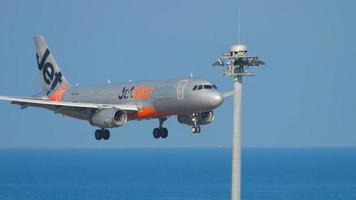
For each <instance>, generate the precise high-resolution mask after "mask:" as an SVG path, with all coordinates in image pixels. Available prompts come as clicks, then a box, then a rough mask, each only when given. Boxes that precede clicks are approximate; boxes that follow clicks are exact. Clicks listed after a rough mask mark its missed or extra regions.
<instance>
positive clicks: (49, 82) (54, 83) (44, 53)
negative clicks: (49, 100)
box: [33, 36, 70, 96]
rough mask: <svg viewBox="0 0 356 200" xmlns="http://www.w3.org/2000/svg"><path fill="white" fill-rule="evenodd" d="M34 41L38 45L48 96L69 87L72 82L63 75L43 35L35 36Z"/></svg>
mask: <svg viewBox="0 0 356 200" xmlns="http://www.w3.org/2000/svg"><path fill="white" fill-rule="evenodd" d="M33 41H34V43H35V46H36V57H37V65H38V70H39V72H40V79H41V86H42V90H43V92H45V93H46V94H47V96H50V95H51V94H53V93H54V92H55V91H56V90H58V89H65V88H68V87H69V86H70V84H69V83H68V82H67V80H66V79H65V78H64V76H63V75H62V72H61V70H60V68H59V66H58V64H57V62H56V60H55V58H54V56H53V54H52V53H51V52H50V50H49V49H48V46H47V43H46V41H45V39H44V38H43V36H37V37H34V38H33Z"/></svg>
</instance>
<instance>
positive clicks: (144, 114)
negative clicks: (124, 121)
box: [127, 107, 174, 120]
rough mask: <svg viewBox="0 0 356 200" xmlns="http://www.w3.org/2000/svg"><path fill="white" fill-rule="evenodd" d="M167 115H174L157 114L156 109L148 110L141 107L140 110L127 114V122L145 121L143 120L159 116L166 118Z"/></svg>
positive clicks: (148, 108)
mask: <svg viewBox="0 0 356 200" xmlns="http://www.w3.org/2000/svg"><path fill="white" fill-rule="evenodd" d="M168 115H174V113H166V112H159V111H157V110H156V109H153V108H150V107H142V108H141V110H139V111H137V112H135V113H131V114H129V115H128V116H127V117H128V119H129V120H135V119H145V118H154V117H160V116H168Z"/></svg>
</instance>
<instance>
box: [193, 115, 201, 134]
mask: <svg viewBox="0 0 356 200" xmlns="http://www.w3.org/2000/svg"><path fill="white" fill-rule="evenodd" d="M192 121H193V123H194V126H193V127H192V133H200V130H201V129H200V126H199V125H197V121H198V120H197V114H195V113H193V115H192Z"/></svg>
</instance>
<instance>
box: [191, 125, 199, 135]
mask: <svg viewBox="0 0 356 200" xmlns="http://www.w3.org/2000/svg"><path fill="white" fill-rule="evenodd" d="M200 130H201V129H200V126H193V127H192V133H200Z"/></svg>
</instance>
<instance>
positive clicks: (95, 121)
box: [89, 108, 127, 128]
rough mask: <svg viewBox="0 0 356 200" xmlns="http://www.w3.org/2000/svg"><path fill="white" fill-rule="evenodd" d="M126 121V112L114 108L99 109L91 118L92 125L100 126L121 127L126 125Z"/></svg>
mask: <svg viewBox="0 0 356 200" xmlns="http://www.w3.org/2000/svg"><path fill="white" fill-rule="evenodd" d="M126 121H127V114H126V112H125V111H123V110H118V109H113V108H110V109H103V110H98V111H97V112H96V113H94V114H93V116H92V117H91V118H90V120H89V122H90V124H91V125H93V126H97V127H100V128H112V127H120V126H122V125H124V124H125V123H126Z"/></svg>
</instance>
